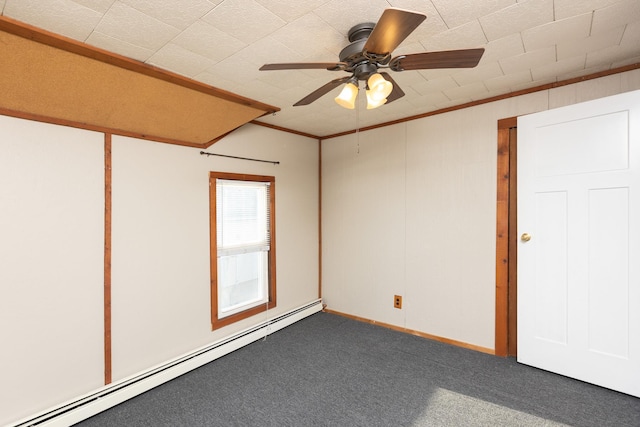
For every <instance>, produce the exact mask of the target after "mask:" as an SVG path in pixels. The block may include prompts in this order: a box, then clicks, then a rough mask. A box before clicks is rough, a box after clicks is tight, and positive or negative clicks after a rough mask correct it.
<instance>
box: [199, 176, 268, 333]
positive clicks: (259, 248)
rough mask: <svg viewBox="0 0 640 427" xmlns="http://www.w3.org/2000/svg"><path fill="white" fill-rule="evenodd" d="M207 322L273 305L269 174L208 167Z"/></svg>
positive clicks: (222, 321) (235, 317)
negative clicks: (209, 286)
mask: <svg viewBox="0 0 640 427" xmlns="http://www.w3.org/2000/svg"><path fill="white" fill-rule="evenodd" d="M209 192H210V195H209V203H210V229H211V237H210V239H211V325H212V328H213V329H217V328H220V327H222V326H225V325H228V324H231V323H233V322H237V321H238V320H241V319H245V318H247V317H249V316H253V315H255V314H257V313H260V312H263V311H265V310H267V309H268V308H272V307H275V305H276V280H275V277H276V275H275V179H274V177H272V176H258V175H243V174H232V173H218V172H210V174H209Z"/></svg>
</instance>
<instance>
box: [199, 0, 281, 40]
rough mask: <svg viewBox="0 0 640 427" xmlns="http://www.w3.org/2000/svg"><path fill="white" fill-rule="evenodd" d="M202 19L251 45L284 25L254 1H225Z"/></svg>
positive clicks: (279, 19)
mask: <svg viewBox="0 0 640 427" xmlns="http://www.w3.org/2000/svg"><path fill="white" fill-rule="evenodd" d="M202 19H203V21H205V22H207V23H209V24H211V25H213V26H214V27H216V28H217V29H219V30H220V31H224V32H226V33H227V34H229V35H231V36H232V37H235V38H236V39H238V40H241V41H243V42H245V43H253V42H255V41H257V40H259V39H260V38H262V37H264V36H266V35H268V34H271V33H273V32H274V31H275V30H277V29H278V28H280V27H282V26H284V25H285V23H286V22H285V21H284V20H283V19H281V18H279V17H278V16H277V15H275V14H273V13H272V12H270V11H269V10H268V9H265V8H264V7H263V6H262V5H260V4H259V3H258V2H256V1H254V0H226V1H224V2H222V3H221V4H220V5H218V7H216V8H215V9H213V10H212V11H211V12H209V13H208V14H207V15H205V16H204V17H203V18H202Z"/></svg>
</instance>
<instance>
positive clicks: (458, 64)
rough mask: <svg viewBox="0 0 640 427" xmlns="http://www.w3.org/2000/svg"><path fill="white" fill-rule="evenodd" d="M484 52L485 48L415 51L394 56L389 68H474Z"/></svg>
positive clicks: (400, 69)
mask: <svg viewBox="0 0 640 427" xmlns="http://www.w3.org/2000/svg"><path fill="white" fill-rule="evenodd" d="M483 53H484V48H478V49H461V50H444V51H440V52H424V53H413V54H410V55H401V56H398V57H396V58H393V59H392V60H391V62H390V63H389V68H391V69H392V70H393V71H404V70H428V69H432V68H473V67H475V66H476V65H478V62H480V58H482V54H483Z"/></svg>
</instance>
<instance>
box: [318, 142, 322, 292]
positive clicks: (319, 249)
mask: <svg viewBox="0 0 640 427" xmlns="http://www.w3.org/2000/svg"><path fill="white" fill-rule="evenodd" d="M318 298H322V140H321V139H318Z"/></svg>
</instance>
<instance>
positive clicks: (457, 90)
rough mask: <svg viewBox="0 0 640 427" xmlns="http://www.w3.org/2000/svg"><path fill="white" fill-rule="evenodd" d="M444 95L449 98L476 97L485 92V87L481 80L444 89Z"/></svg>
mask: <svg viewBox="0 0 640 427" xmlns="http://www.w3.org/2000/svg"><path fill="white" fill-rule="evenodd" d="M442 92H444V94H445V95H447V97H448V98H449V99H451V100H457V99H465V98H474V99H478V98H479V97H481V96H482V95H485V94H486V93H487V88H486V87H485V85H484V84H483V83H482V82H477V83H472V84H470V85H466V86H460V87H454V88H451V89H445V90H443V91H442Z"/></svg>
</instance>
